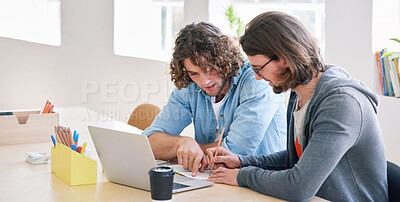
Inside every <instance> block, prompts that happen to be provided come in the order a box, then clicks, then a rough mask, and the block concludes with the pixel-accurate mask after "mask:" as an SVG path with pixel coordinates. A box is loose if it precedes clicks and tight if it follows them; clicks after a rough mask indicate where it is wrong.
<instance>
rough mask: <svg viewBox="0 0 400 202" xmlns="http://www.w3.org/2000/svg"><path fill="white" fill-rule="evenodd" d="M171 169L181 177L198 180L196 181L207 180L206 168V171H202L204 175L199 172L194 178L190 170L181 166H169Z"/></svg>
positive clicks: (207, 170) (208, 170) (207, 171)
mask: <svg viewBox="0 0 400 202" xmlns="http://www.w3.org/2000/svg"><path fill="white" fill-rule="evenodd" d="M169 166H170V167H171V168H173V169H174V171H175V172H176V173H178V174H181V175H183V176H186V177H189V178H194V179H198V180H206V179H208V176H209V175H208V173H209V172H210V169H209V168H207V169H206V170H204V173H201V172H200V170H199V172H197V175H196V176H195V177H193V176H192V171H190V170H186V169H184V168H183V166H182V165H179V164H178V165H169Z"/></svg>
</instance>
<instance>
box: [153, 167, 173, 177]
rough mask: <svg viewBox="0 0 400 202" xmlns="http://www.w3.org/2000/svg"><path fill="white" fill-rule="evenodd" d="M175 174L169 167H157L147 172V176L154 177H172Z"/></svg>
mask: <svg viewBox="0 0 400 202" xmlns="http://www.w3.org/2000/svg"><path fill="white" fill-rule="evenodd" d="M174 174H175V172H174V170H173V169H172V168H171V167H168V166H157V167H154V168H152V169H150V170H149V175H156V176H162V177H167V176H172V175H174Z"/></svg>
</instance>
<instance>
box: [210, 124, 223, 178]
mask: <svg viewBox="0 0 400 202" xmlns="http://www.w3.org/2000/svg"><path fill="white" fill-rule="evenodd" d="M224 130H225V127H223V128H222V131H221V134H220V135H219V140H218V144H217V149H216V150H215V154H214V158H215V157H216V156H217V154H218V150H219V146H220V145H221V142H222V136H223V135H224ZM214 158H213V159H214ZM213 167H214V160H213V161H212V163H211V167H210V173H209V174H208V175H211V173H212V170H213Z"/></svg>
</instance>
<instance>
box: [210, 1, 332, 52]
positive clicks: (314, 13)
mask: <svg viewBox="0 0 400 202" xmlns="http://www.w3.org/2000/svg"><path fill="white" fill-rule="evenodd" d="M229 5H232V6H233V8H234V10H235V11H236V13H237V15H238V16H239V17H240V18H241V19H242V21H243V25H246V24H247V23H248V22H250V20H251V19H253V18H254V17H256V16H257V15H259V14H260V13H263V12H266V11H282V12H285V13H288V14H290V15H293V16H294V17H296V18H297V19H299V20H300V21H301V22H302V23H303V24H304V26H305V27H306V28H307V29H308V31H310V33H311V34H312V35H313V36H314V37H315V38H316V39H317V41H318V44H319V47H320V48H321V53H322V55H323V56H324V55H325V54H324V53H325V0H231V2H230V4H221V5H217V6H216V7H218V8H214V9H215V10H216V11H218V12H210V22H211V23H213V24H215V25H216V26H218V27H219V28H220V29H221V30H222V32H224V33H230V35H233V36H234V35H235V34H233V31H232V30H230V27H229V25H228V22H227V20H226V18H225V16H224V15H223V14H222V15H221V12H222V13H224V12H225V9H226V8H227V7H228V6H229Z"/></svg>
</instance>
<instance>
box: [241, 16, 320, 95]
mask: <svg viewBox="0 0 400 202" xmlns="http://www.w3.org/2000/svg"><path fill="white" fill-rule="evenodd" d="M240 44H241V45H242V48H243V51H244V52H245V53H246V54H247V55H249V56H254V55H258V54H261V55H265V56H267V57H269V58H274V57H275V58H282V59H284V60H285V61H286V62H287V63H288V66H289V68H287V70H286V71H285V72H283V73H282V74H280V75H278V76H279V77H280V79H282V82H281V83H280V84H281V87H282V88H283V90H284V91H286V90H288V89H289V88H295V87H296V86H298V85H302V84H306V83H308V82H310V81H311V80H312V78H313V69H315V70H316V71H317V75H318V72H323V71H325V64H324V62H323V59H322V57H321V54H320V49H319V47H318V45H317V42H316V40H315V39H314V38H313V37H312V36H311V34H310V33H309V32H308V31H307V29H306V28H305V27H304V25H303V24H302V23H301V22H300V21H299V20H297V19H296V18H294V17H292V16H290V15H288V14H286V13H283V12H278V11H271V12H265V13H262V14H260V15H258V16H257V17H255V18H254V19H253V20H251V21H250V23H249V24H248V25H247V27H246V30H245V33H244V35H243V36H242V37H241V38H240Z"/></svg>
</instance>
